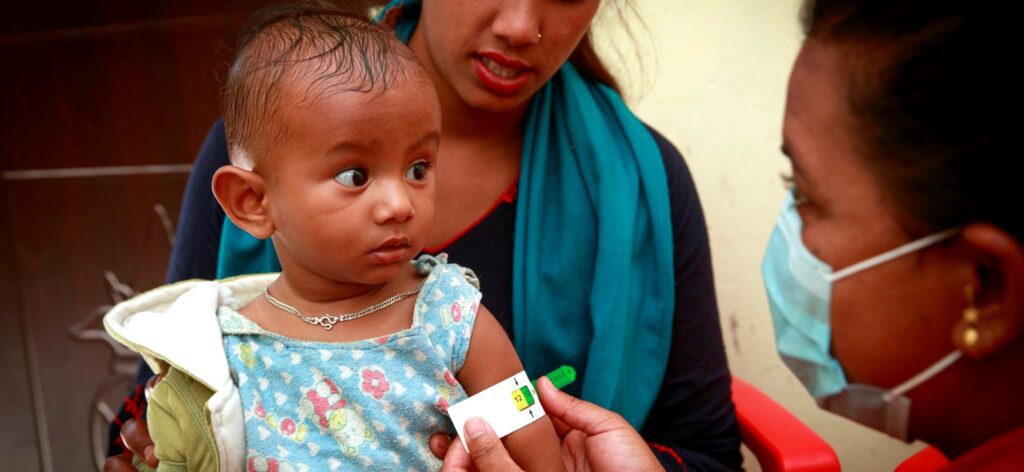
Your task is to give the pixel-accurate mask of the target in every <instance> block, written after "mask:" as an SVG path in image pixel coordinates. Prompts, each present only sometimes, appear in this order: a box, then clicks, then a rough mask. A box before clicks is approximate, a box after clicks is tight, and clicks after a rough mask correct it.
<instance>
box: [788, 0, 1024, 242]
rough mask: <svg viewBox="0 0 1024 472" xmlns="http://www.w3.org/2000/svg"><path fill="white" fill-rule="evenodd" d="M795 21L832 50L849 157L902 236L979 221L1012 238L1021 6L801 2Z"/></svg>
mask: <svg viewBox="0 0 1024 472" xmlns="http://www.w3.org/2000/svg"><path fill="white" fill-rule="evenodd" d="M803 21H804V28H805V30H806V32H807V35H808V37H809V38H810V39H814V40H820V41H822V42H823V43H825V44H830V45H834V46H838V47H839V48H840V50H842V51H843V53H844V59H845V60H846V63H847V66H848V70H850V71H851V72H850V77H849V81H848V90H849V96H848V105H849V107H850V110H851V111H852V114H853V116H854V120H855V123H856V126H857V130H856V131H855V132H856V134H857V135H858V137H859V139H858V141H859V143H858V144H859V145H860V147H861V149H859V151H860V152H861V153H862V154H863V155H864V156H865V159H866V160H867V161H868V162H869V165H870V166H872V168H873V170H874V172H875V174H876V175H878V176H879V177H880V178H881V179H882V182H883V186H884V188H886V189H887V190H888V191H890V192H891V193H892V195H893V197H894V198H895V200H896V202H897V203H898V205H899V206H900V207H901V209H902V210H903V211H905V212H906V213H907V214H908V215H909V216H910V220H911V221H910V222H909V223H908V225H907V228H906V229H907V230H908V232H910V233H911V234H916V235H920V234H921V233H923V232H928V231H936V230H940V229H945V228H949V227H956V226H960V225H964V224H967V223H970V222H975V221H984V222H989V223H992V224H994V225H996V226H999V227H1000V228H1002V229H1003V230H1005V231H1007V232H1008V233H1010V234H1012V235H1013V236H1014V237H1016V238H1017V239H1018V241H1024V213H1022V211H1021V209H1022V205H1021V194H1020V192H1019V190H1017V191H1013V190H1012V189H1013V188H1018V189H1019V188H1020V187H1021V183H1020V176H1019V174H1018V172H1019V171H1017V169H1021V167H1017V166H1018V165H1019V160H1018V159H1020V157H1021V156H1020V154H1021V144H1022V143H1021V139H1020V137H1021V136H1022V132H1024V74H1022V63H1024V55H1022V54H1024V47H1022V41H1021V36H1020V30H1019V27H1020V26H1021V25H1022V24H1024V2H1021V1H1019V0H1013V1H1000V0H954V1H949V0H881V1H853V0H817V1H813V0H809V1H807V3H805V5H804V12H803Z"/></svg>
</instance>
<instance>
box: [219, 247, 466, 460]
mask: <svg viewBox="0 0 1024 472" xmlns="http://www.w3.org/2000/svg"><path fill="white" fill-rule="evenodd" d="M435 264H436V266H435V267H433V270H432V271H431V272H430V275H429V276H427V279H426V281H425V282H424V285H423V289H422V290H421V291H420V293H419V295H418V297H417V299H416V303H415V308H414V313H413V322H412V326H411V327H410V328H409V329H407V330H404V331H401V332H397V333H393V334H390V335H387V336H382V337H379V338H375V339H367V340H361V341H352V342H343V343H330V342H312V341H300V340H296V339H291V338H287V337H284V336H279V335H276V334H273V333H270V332H267V331H265V330H263V329H262V328H260V327H259V326H258V325H256V324H255V323H253V322H252V321H250V320H249V319H248V318H246V317H244V316H242V315H241V314H239V313H238V312H237V311H235V310H233V309H231V308H228V307H226V306H222V307H220V308H219V310H218V318H219V320H220V325H221V330H222V331H223V333H224V347H225V351H226V353H227V357H228V363H229V365H230V367H231V375H232V377H233V378H234V380H235V382H236V384H237V385H238V387H239V390H240V392H241V397H242V407H243V410H244V412H245V413H244V414H245V434H246V448H247V453H246V462H247V464H246V466H247V470H250V471H281V472H285V471H306V470H309V471H319V470H325V471H328V470H351V469H374V470H417V471H420V470H437V469H440V467H441V461H440V460H438V459H437V458H435V457H434V455H433V454H432V453H431V452H430V449H429V446H428V444H427V440H428V438H429V437H430V435H431V434H433V433H437V432H445V433H448V434H454V431H455V430H454V428H453V426H452V424H451V421H450V420H449V419H448V416H447V409H448V405H450V404H453V403H455V402H458V401H460V400H462V399H464V398H466V392H465V391H464V390H463V389H462V387H461V386H460V385H459V383H458V381H456V379H455V375H456V374H457V373H458V372H459V370H460V369H461V368H462V365H463V363H464V362H465V360H466V352H467V351H468V349H469V341H470V336H471V335H472V332H473V322H474V320H475V319H476V312H477V308H478V307H479V302H480V292H479V291H478V290H477V289H476V288H475V287H473V286H472V285H471V284H470V282H468V281H467V279H470V280H474V279H475V277H473V276H472V273H471V272H468V271H467V270H466V269H463V268H461V267H459V266H457V265H454V264H446V263H445V261H444V260H443V259H441V260H439V261H436V262H435ZM432 265H434V264H432ZM340 327H342V326H339V328H340Z"/></svg>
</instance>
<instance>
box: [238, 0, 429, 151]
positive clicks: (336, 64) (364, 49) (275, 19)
mask: <svg viewBox="0 0 1024 472" xmlns="http://www.w3.org/2000/svg"><path fill="white" fill-rule="evenodd" d="M357 3H358V4H360V5H359V7H353V8H350V9H346V10H342V9H338V8H336V7H333V6H328V5H322V4H311V3H298V4H282V5H272V6H269V7H267V8H264V9H262V10H260V11H258V12H256V13H255V14H253V16H252V17H250V19H249V21H248V22H247V23H246V25H245V27H244V28H243V29H242V32H241V34H240V35H239V40H238V48H237V52H236V55H235V60H234V62H233V63H232V64H231V67H230V68H229V69H228V75H227V80H226V81H225V85H224V128H225V134H226V135H227V143H228V150H229V154H230V156H231V160H232V162H233V163H235V164H241V165H249V166H251V165H253V164H255V162H258V161H259V157H260V155H261V154H262V153H263V152H264V141H265V140H266V139H268V137H275V136H276V137H279V136H281V135H282V133H286V132H287V127H285V126H281V125H280V124H279V123H276V122H274V120H273V117H274V115H275V114H276V113H277V112H278V111H279V110H280V108H281V107H282V105H283V103H282V102H281V98H282V97H281V93H280V92H281V85H282V83H283V82H285V81H289V80H294V81H298V82H300V83H302V84H303V86H305V87H306V90H305V94H306V96H305V97H304V98H303V99H302V100H303V101H305V100H307V99H309V100H315V99H317V98H318V97H321V96H323V95H324V94H329V93H339V92H361V93H369V92H373V91H376V92H378V93H384V91H385V90H387V88H388V86H389V84H391V83H393V82H395V81H396V80H399V79H401V78H403V77H405V76H406V74H408V73H409V72H410V71H419V70H422V69H421V68H420V66H419V62H418V61H417V60H416V57H415V55H414V54H413V53H412V51H410V50H409V49H408V48H407V47H405V46H404V45H403V44H401V43H400V42H399V41H398V40H397V39H395V37H394V35H393V34H392V33H391V32H388V31H385V30H383V29H381V28H378V27H377V26H376V25H374V24H373V23H371V22H370V21H369V20H368V19H367V18H366V16H365V13H366V10H365V9H362V3H363V2H353V5H355V4H357Z"/></svg>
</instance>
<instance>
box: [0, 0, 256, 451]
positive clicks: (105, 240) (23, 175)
mask: <svg viewBox="0 0 1024 472" xmlns="http://www.w3.org/2000/svg"><path fill="white" fill-rule="evenodd" d="M264 3H269V2H266V1H255V0H249V1H244V0H237V1H229V2H199V1H194V0H192V1H169V0H168V1H155V2H138V1H128V0H115V1H107V2H89V1H86V2H55V1H41V2H31V3H30V2H4V3H3V4H2V5H0V57H3V58H4V60H5V67H4V73H3V74H0V109H2V115H0V163H2V164H0V171H3V174H2V176H3V177H2V179H0V281H2V282H3V283H2V284H0V354H2V356H0V375H2V378H3V379H4V380H3V383H4V388H2V389H0V415H2V417H3V418H4V419H5V424H6V425H7V427H6V428H4V430H3V432H0V458H2V459H0V460H2V461H3V462H2V464H0V469H2V470H47V471H49V470H87V469H89V468H93V467H94V463H95V462H94V458H93V451H94V446H95V445H94V444H91V443H90V427H91V425H92V426H94V425H93V424H92V423H90V422H91V421H92V422H94V421H95V420H96V418H97V416H96V414H97V413H96V411H95V410H94V408H93V403H92V402H93V400H94V397H95V396H97V395H100V396H105V398H107V400H108V401H109V402H110V403H112V404H116V403H118V400H119V398H120V397H123V396H124V394H125V393H126V392H127V390H125V387H124V386H123V385H118V384H116V383H111V381H113V380H116V379H115V378H114V377H112V376H111V374H112V372H113V370H114V368H115V367H117V366H118V365H120V366H121V367H122V370H123V367H124V363H125V359H123V358H121V359H120V364H118V363H117V361H118V358H116V357H115V356H114V355H113V351H112V350H111V348H110V347H109V346H108V345H106V344H105V343H104V342H102V341H96V340H93V341H88V340H81V339H75V336H72V335H71V330H72V327H76V326H77V328H85V329H84V331H83V330H82V329H79V331H78V332H79V337H81V333H83V332H84V333H85V334H86V335H89V334H95V333H96V332H97V330H99V329H101V326H100V324H99V320H98V317H97V316H96V313H97V312H96V309H97V307H100V306H103V305H106V304H109V303H111V301H112V295H111V290H110V287H109V283H108V281H107V279H106V278H105V273H107V272H108V271H109V272H111V273H113V274H115V275H116V277H117V279H118V280H120V281H121V282H124V283H125V284H127V285H128V286H131V287H132V288H134V289H136V290H139V291H141V290H144V289H148V288H151V287H155V286H157V285H159V284H160V283H161V282H162V280H163V275H164V271H165V269H166V265H167V259H168V257H169V255H170V244H169V242H168V238H167V234H166V232H165V227H164V225H163V224H162V223H161V218H160V217H159V216H158V213H157V212H156V211H155V210H154V207H155V205H158V204H159V205H161V206H162V208H163V209H164V210H165V211H166V214H167V216H169V218H170V220H171V221H176V220H177V216H178V209H179V206H180V200H181V193H182V190H183V188H184V185H185V182H186V180H187V178H188V173H187V171H188V166H187V165H188V164H191V162H192V160H193V159H194V157H195V153H196V151H197V150H198V149H199V146H200V144H201V143H202V139H203V137H204V136H205V134H206V131H207V129H208V128H209V126H210V124H211V123H212V122H213V121H214V120H215V119H216V117H217V115H218V114H219V101H218V91H219V87H220V80H219V76H220V75H221V74H222V73H223V70H224V69H225V66H226V63H227V61H228V60H229V59H230V52H231V51H230V49H231V46H232V45H233V42H234V35H235V33H236V31H237V29H238V27H239V26H240V25H241V24H242V22H244V20H245V17H246V16H247V15H248V14H249V13H251V12H252V11H254V10H255V9H256V8H258V7H259V6H261V4H264ZM154 165H160V166H168V165H170V166H172V167H164V168H161V169H163V171H162V172H160V173H148V172H149V171H152V170H153V168H151V167H145V166H154ZM140 166H141V167H140ZM83 168H84V169H85V171H79V170H73V171H72V174H75V173H77V174H79V175H78V176H73V177H66V176H65V177H61V176H60V172H62V171H64V170H67V169H83ZM111 168H114V169H113V170H116V171H117V172H113V173H112V172H110V171H111V170H112V169H111ZM36 170H43V171H44V172H42V173H38V172H37V173H34V174H33V173H31V172H25V171H36ZM88 174H94V175H88ZM82 323H86V325H85V326H83V325H82ZM128 362H129V363H131V362H133V361H131V360H128ZM115 406H116V405H115Z"/></svg>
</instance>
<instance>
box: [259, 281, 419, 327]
mask: <svg viewBox="0 0 1024 472" xmlns="http://www.w3.org/2000/svg"><path fill="white" fill-rule="evenodd" d="M422 288H423V284H422V283H421V284H419V286H417V287H416V288H415V289H412V290H409V291H408V292H402V293H399V294H396V295H393V296H391V297H390V298H388V299H387V300H384V301H382V302H380V303H378V304H376V305H373V306H370V307H367V308H363V309H362V310H359V311H357V312H355V313H345V314H341V315H328V314H324V315H320V316H306V315H303V314H302V312H300V311H299V309H298V308H295V307H293V306H291V305H289V304H287V303H284V302H282V301H281V300H278V299H276V298H274V296H273V295H271V294H270V289H269V288H265V289H263V296H264V297H266V299H267V301H268V302H270V304H271V305H274V306H275V307H277V308H279V309H281V310H283V311H286V312H288V313H291V314H293V315H295V316H296V317H297V318H298V319H300V320H302V321H305V322H306V323H309V324H311V325H317V326H320V327H323V329H325V330H327V331H330V330H331V328H333V327H334V325H335V324H337V323H340V322H342V321H349V320H354V319H356V318H362V317H364V316H366V315H369V314H370V313H373V312H375V311H380V310H383V309H385V308H387V307H389V306H391V305H394V304H395V303H398V302H399V301H401V300H403V299H405V298H407V297H409V296H410V295H415V294H416V293H417V292H419V291H420V289H422Z"/></svg>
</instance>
